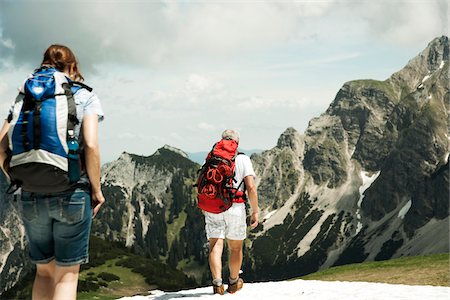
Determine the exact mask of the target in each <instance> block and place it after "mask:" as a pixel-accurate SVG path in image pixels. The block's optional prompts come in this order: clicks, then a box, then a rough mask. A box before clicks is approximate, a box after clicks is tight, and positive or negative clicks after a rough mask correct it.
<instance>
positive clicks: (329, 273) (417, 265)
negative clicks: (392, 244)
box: [301, 253, 450, 286]
mask: <svg viewBox="0 0 450 300" xmlns="http://www.w3.org/2000/svg"><path fill="white" fill-rule="evenodd" d="M301 279H307V280H326V281H365V282H384V283H392V284H409V285H434V286H450V271H449V254H448V253H443V254H434V255H426V256H414V257H401V258H397V259H392V260H387V261H378V262H367V263H360V264H351V265H345V266H339V267H333V268H329V269H326V270H323V271H319V272H316V273H313V274H310V275H307V276H304V277H301Z"/></svg>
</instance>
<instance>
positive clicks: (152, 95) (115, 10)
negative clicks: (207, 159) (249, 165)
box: [0, 0, 449, 162]
mask: <svg viewBox="0 0 450 300" xmlns="http://www.w3.org/2000/svg"><path fill="white" fill-rule="evenodd" d="M60 3H61V2H58V1H20V0H19V1H17V0H16V1H6V0H0V110H2V111H4V112H5V115H6V111H7V109H8V107H9V105H10V103H11V102H12V100H13V99H14V97H15V94H16V91H17V87H18V86H19V85H20V84H21V82H22V81H23V79H24V78H25V76H26V75H27V74H28V73H30V72H31V71H32V70H33V68H34V67H36V66H37V65H38V64H39V63H40V61H41V59H42V53H43V52H44V51H45V49H46V48H47V47H48V46H49V45H50V44H53V43H61V44H65V45H67V46H69V47H71V48H72V49H73V50H74V52H75V54H76V55H77V57H78V59H79V62H80V68H81V70H82V71H83V74H84V76H85V78H86V83H87V84H89V85H91V86H92V87H94V90H95V91H96V93H97V94H98V95H99V97H100V98H101V99H102V103H103V107H104V110H105V114H106V118H105V121H104V123H103V124H102V125H101V138H100V141H101V152H102V161H103V162H106V161H111V160H113V159H115V158H117V157H118V155H119V154H120V153H121V152H123V151H127V152H131V153H136V154H142V155H150V154H152V153H153V152H154V151H155V150H156V149H157V148H159V147H161V146H163V145H164V144H169V145H172V146H175V147H178V148H180V149H182V150H185V151H189V152H195V151H207V150H209V148H210V147H211V145H212V143H214V142H215V141H216V140H217V139H218V137H219V135H220V133H221V131H222V130H223V129H225V128H235V129H238V130H239V131H240V133H241V145H240V146H241V147H242V148H244V149H251V148H259V149H270V148H271V147H273V146H275V144H276V142H277V139H278V137H279V135H280V134H281V133H282V132H283V131H284V130H285V129H286V128H287V127H290V126H292V127H294V128H296V129H297V130H299V131H300V132H303V131H304V130H305V128H306V127H307V124H308V121H309V120H310V119H311V118H313V117H315V116H318V115H320V113H322V112H323V111H325V110H326V108H327V107H328V105H329V104H330V103H331V102H332V101H333V99H334V97H335V95H336V93H337V92H338V90H339V88H340V87H341V86H342V85H343V84H344V83H345V82H346V81H349V80H355V79H368V78H370V79H378V80H385V79H387V78H388V77H389V76H390V75H391V74H392V73H394V72H395V71H398V70H399V69H401V68H402V67H403V66H404V65H405V64H406V63H407V62H408V61H409V59H411V58H412V57H414V56H415V55H417V54H418V53H419V52H420V51H421V50H422V49H423V48H425V47H426V46H427V44H428V43H429V42H430V41H431V40H432V39H433V38H435V37H438V36H441V35H443V34H445V35H448V28H449V22H448V2H447V1H440V0H435V1H432V0H430V1H425V0H423V1H417V0H415V1H385V0H381V1H380V0H378V1H377V0H372V1H367V0H365V1H345V0H342V1H337V0H336V1H333V0H329V1H65V3H66V4H64V5H61V4H60ZM67 12H70V14H67Z"/></svg>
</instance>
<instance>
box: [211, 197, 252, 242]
mask: <svg viewBox="0 0 450 300" xmlns="http://www.w3.org/2000/svg"><path fill="white" fill-rule="evenodd" d="M203 213H204V214H205V231H206V237H207V238H208V239H211V238H215V239H225V238H227V239H229V240H244V239H245V238H246V237H247V222H246V212H245V203H233V205H232V206H231V207H230V208H229V209H228V210H226V211H224V212H223V213H220V214H213V213H210V212H207V211H203Z"/></svg>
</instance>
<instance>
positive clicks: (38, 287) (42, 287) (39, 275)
mask: <svg viewBox="0 0 450 300" xmlns="http://www.w3.org/2000/svg"><path fill="white" fill-rule="evenodd" d="M55 267H56V264H55V261H54V260H52V261H51V262H49V263H47V264H37V265H36V276H35V278H34V284H33V292H32V297H33V300H34V299H36V300H50V299H53V292H54V285H53V274H55Z"/></svg>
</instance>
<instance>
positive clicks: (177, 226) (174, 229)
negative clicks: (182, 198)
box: [167, 210, 187, 248]
mask: <svg viewBox="0 0 450 300" xmlns="http://www.w3.org/2000/svg"><path fill="white" fill-rule="evenodd" d="M186 218H187V214H186V212H185V211H184V210H183V211H181V212H180V214H179V216H178V218H176V219H174V220H173V222H172V224H168V225H167V244H168V245H169V248H170V246H171V245H172V242H173V240H174V239H175V237H176V236H177V235H178V233H179V232H180V231H181V228H182V227H183V226H184V223H185V222H186Z"/></svg>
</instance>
